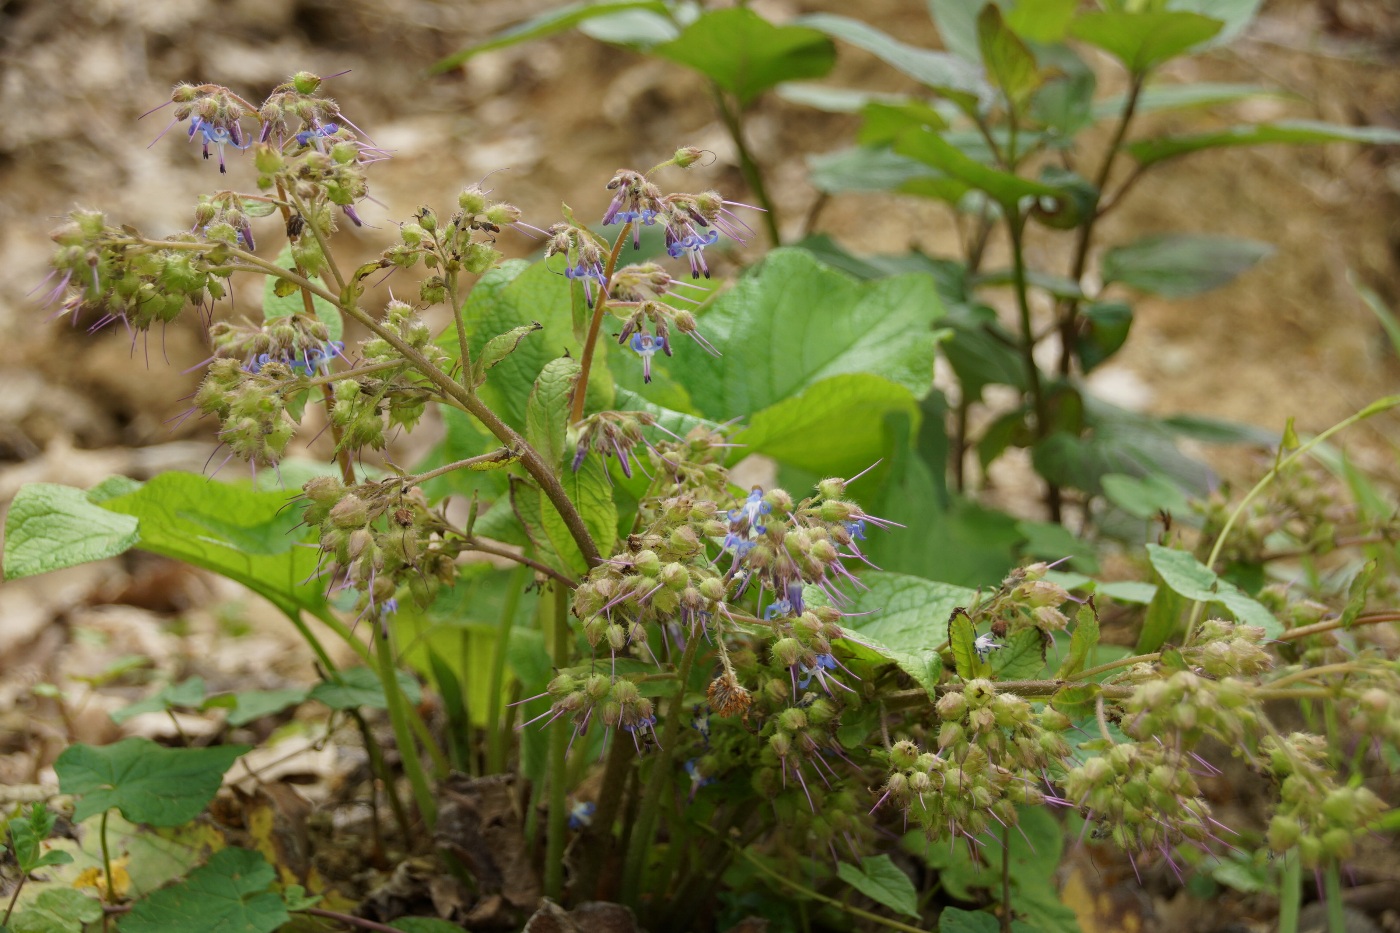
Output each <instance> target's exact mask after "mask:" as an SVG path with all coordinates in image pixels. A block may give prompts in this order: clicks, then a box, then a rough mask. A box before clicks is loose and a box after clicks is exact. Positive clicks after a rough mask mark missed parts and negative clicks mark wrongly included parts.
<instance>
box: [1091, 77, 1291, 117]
mask: <svg viewBox="0 0 1400 933" xmlns="http://www.w3.org/2000/svg"><path fill="white" fill-rule="evenodd" d="M1288 96H1289V95H1288V94H1287V93H1286V92H1284V91H1280V90H1278V89H1277V88H1270V87H1264V86H1262V85H1258V84H1214V83H1211V82H1208V81H1203V82H1200V83H1196V84H1157V85H1153V86H1152V87H1148V88H1144V89H1143V90H1142V91H1141V92H1139V94H1138V99H1137V106H1136V107H1135V108H1134V113H1151V112H1153V111H1154V110H1177V109H1181V108H1185V107H1217V106H1219V105H1221V104H1233V103H1235V102H1237V101H1241V100H1250V99H1253V98H1256V97H1288ZM1127 104H1128V97H1127V95H1126V94H1115V95H1113V96H1112V97H1105V98H1103V99H1102V100H1098V101H1095V102H1094V107H1093V114H1094V118H1095V119H1098V120H1103V119H1106V118H1108V117H1116V116H1118V115H1119V114H1121V113H1122V112H1123V108H1124V107H1126V106H1127Z"/></svg>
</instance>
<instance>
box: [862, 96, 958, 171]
mask: <svg viewBox="0 0 1400 933" xmlns="http://www.w3.org/2000/svg"><path fill="white" fill-rule="evenodd" d="M860 115H861V119H862V122H861V127H860V133H859V134H857V136H856V141H857V142H859V143H860V144H861V145H862V146H888V145H891V144H892V143H893V142H894V141H895V140H896V139H898V138H899V134H900V133H903V132H904V131H905V130H907V129H909V128H910V127H912V126H927V127H929V128H930V129H935V130H946V129H947V128H948V121H947V120H945V119H944V118H943V114H941V113H940V112H939V111H938V110H937V109H936V108H935V107H933V106H932V105H930V104H929V103H928V102H927V101H923V100H917V99H911V100H904V101H898V102H895V103H879V102H874V103H870V104H866V105H865V107H864V108H862V109H861V112H860ZM924 171H925V172H926V173H928V174H930V175H932V174H934V173H933V172H931V171H930V170H929V169H924Z"/></svg>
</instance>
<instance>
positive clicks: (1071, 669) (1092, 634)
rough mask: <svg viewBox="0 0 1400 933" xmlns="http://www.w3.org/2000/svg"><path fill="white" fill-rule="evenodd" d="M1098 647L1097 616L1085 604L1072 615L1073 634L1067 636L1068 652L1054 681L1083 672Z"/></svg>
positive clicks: (1092, 608) (1090, 606)
mask: <svg viewBox="0 0 1400 933" xmlns="http://www.w3.org/2000/svg"><path fill="white" fill-rule="evenodd" d="M1098 646H1099V614H1098V613H1097V612H1095V611H1094V607H1093V605H1091V604H1089V603H1086V604H1085V605H1084V606H1082V607H1080V609H1079V611H1078V612H1076V613H1075V614H1074V632H1073V633H1072V634H1071V635H1070V636H1069V652H1068V653H1067V654H1066V655H1065V659H1064V660H1063V661H1062V662H1060V669H1059V670H1058V671H1056V672H1055V679H1056V680H1065V679H1067V678H1069V677H1073V676H1074V675H1075V674H1078V673H1079V672H1080V671H1082V670H1084V667H1085V665H1086V664H1087V663H1088V661H1089V657H1090V656H1091V655H1092V654H1093V653H1094V649H1095V648H1097V647H1098Z"/></svg>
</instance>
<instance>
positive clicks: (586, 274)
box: [564, 256, 608, 308]
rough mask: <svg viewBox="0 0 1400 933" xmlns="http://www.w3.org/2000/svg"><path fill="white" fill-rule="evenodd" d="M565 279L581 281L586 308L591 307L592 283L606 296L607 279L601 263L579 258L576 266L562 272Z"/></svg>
mask: <svg viewBox="0 0 1400 933" xmlns="http://www.w3.org/2000/svg"><path fill="white" fill-rule="evenodd" d="M564 278H566V279H583V294H584V296H585V297H586V298H587V299H588V307H590V308H591V307H593V283H594V282H597V283H598V290H599V291H600V292H603V293H605V294H606V292H607V288H608V277H607V273H606V270H604V268H603V264H602V262H599V261H594V262H588V261H587V260H585V259H584V258H583V257H582V256H580V257H579V260H578V264H577V265H573V266H569V267H567V268H566V269H565V270H564Z"/></svg>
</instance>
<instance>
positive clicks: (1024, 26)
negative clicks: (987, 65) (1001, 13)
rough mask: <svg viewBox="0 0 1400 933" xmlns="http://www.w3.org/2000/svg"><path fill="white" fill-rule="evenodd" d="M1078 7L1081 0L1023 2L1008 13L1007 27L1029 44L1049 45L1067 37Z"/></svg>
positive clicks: (1025, 0)
mask: <svg viewBox="0 0 1400 933" xmlns="http://www.w3.org/2000/svg"><path fill="white" fill-rule="evenodd" d="M1077 6H1079V0H1022V2H1021V3H1018V4H1016V5H1015V6H1014V7H1012V8H1011V9H1010V10H1008V11H1007V13H1006V25H1008V26H1010V27H1011V30H1012V31H1013V32H1015V33H1016V35H1018V36H1020V37H1021V38H1022V39H1025V40H1026V41H1028V42H1036V43H1040V44H1042V45H1048V44H1050V43H1052V42H1059V41H1060V40H1061V39H1063V38H1064V37H1065V30H1067V29H1068V28H1069V24H1070V21H1071V20H1073V19H1074V11H1075V7H1077ZM983 54H984V55H985V52H984V53H983Z"/></svg>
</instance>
